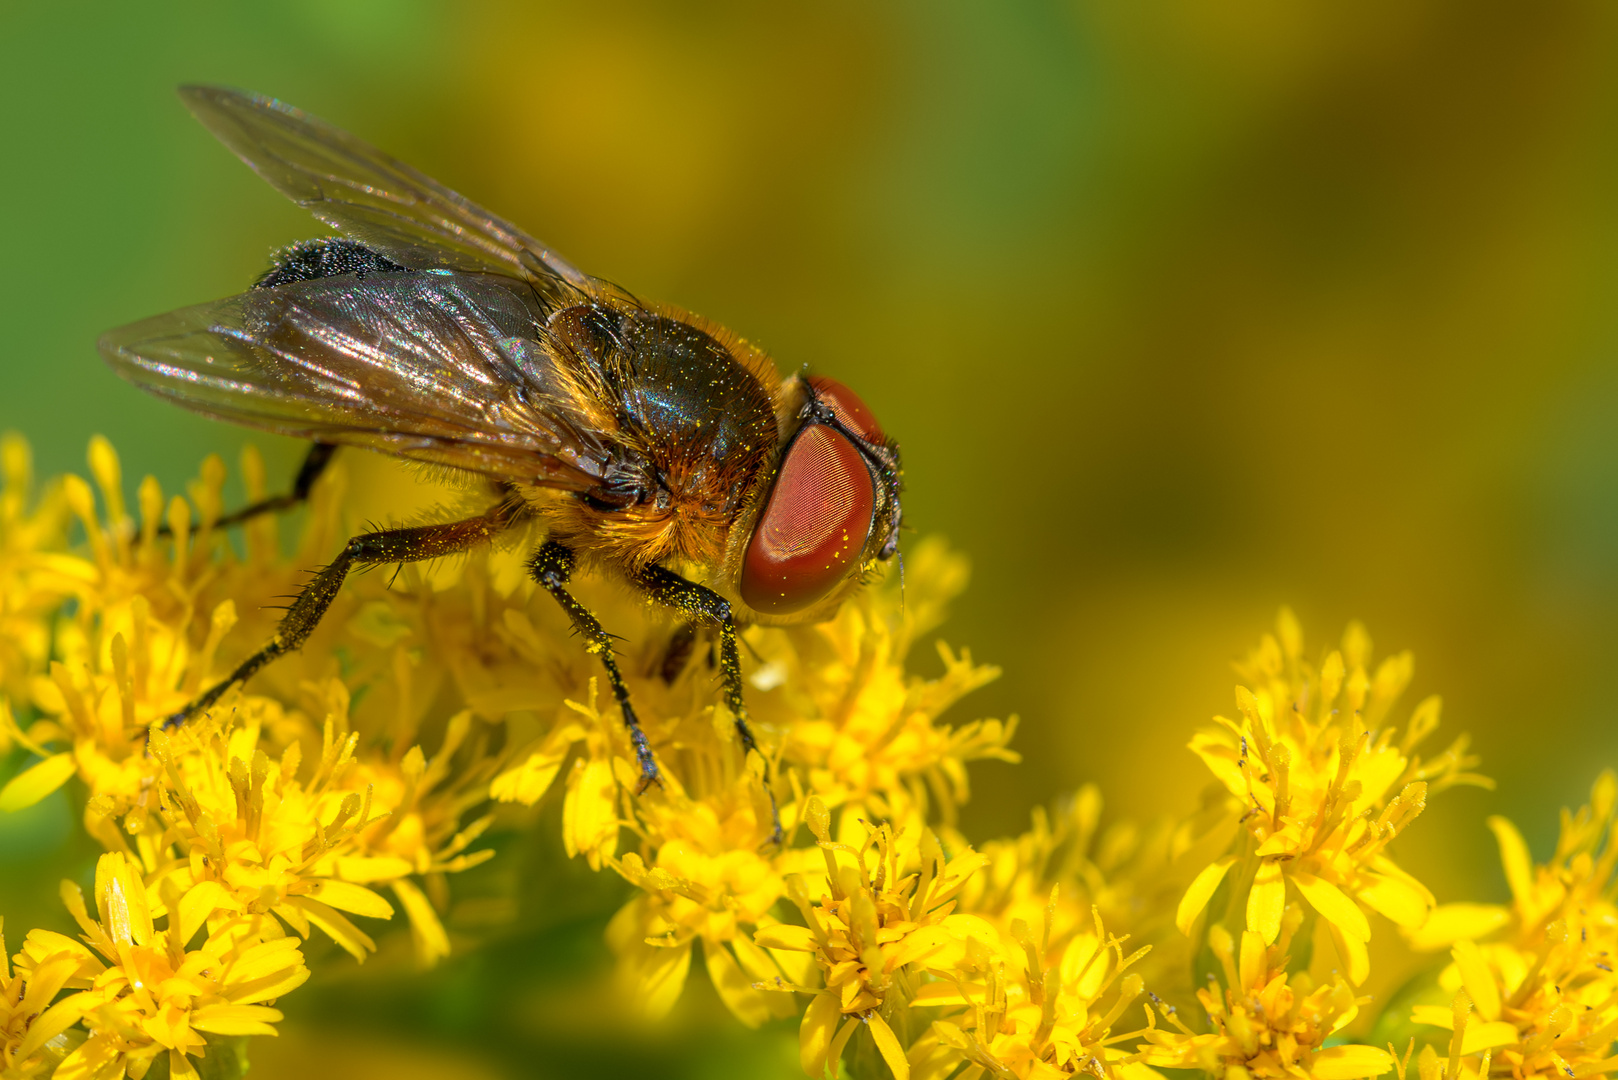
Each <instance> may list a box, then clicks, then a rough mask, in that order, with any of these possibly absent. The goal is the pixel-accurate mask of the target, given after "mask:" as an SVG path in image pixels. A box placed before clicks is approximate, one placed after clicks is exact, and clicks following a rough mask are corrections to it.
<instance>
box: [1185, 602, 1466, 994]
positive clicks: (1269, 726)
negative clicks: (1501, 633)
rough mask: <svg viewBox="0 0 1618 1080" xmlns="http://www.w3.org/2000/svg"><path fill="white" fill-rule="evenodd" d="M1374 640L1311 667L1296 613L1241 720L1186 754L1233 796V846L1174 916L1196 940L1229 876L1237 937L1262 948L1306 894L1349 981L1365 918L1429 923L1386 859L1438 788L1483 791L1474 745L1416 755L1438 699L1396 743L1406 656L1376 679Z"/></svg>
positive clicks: (1357, 969)
mask: <svg viewBox="0 0 1618 1080" xmlns="http://www.w3.org/2000/svg"><path fill="white" fill-rule="evenodd" d="M1370 653H1371V643H1370V638H1369V637H1368V636H1367V635H1366V633H1365V631H1364V629H1363V628H1362V627H1360V625H1359V624H1358V623H1354V624H1351V625H1350V626H1349V628H1348V631H1347V632H1346V633H1345V634H1344V636H1343V644H1342V648H1341V649H1340V650H1338V651H1333V652H1331V653H1330V654H1328V655H1327V656H1326V658H1325V660H1324V662H1322V663H1321V665H1320V667H1319V669H1318V670H1316V669H1315V668H1314V667H1313V666H1312V665H1311V664H1309V663H1308V662H1307V661H1305V660H1304V659H1303V638H1302V633H1301V632H1300V630H1299V628H1298V624H1297V621H1296V620H1295V619H1294V618H1293V616H1292V613H1291V612H1290V611H1287V610H1284V609H1283V611H1282V612H1281V617H1280V619H1279V621H1278V624H1277V634H1276V636H1275V637H1271V636H1268V635H1266V636H1265V638H1264V640H1263V642H1262V643H1261V645H1260V646H1259V648H1258V649H1257V650H1255V651H1254V652H1253V654H1252V655H1251V656H1250V658H1249V660H1248V662H1247V664H1246V665H1245V667H1244V668H1242V669H1241V674H1242V675H1243V676H1244V677H1245V678H1246V679H1247V680H1248V681H1249V682H1251V683H1252V688H1248V687H1243V686H1238V687H1237V689H1236V705H1237V708H1238V709H1239V711H1240V713H1241V720H1240V721H1239V722H1237V721H1233V720H1228V719H1226V718H1224V717H1215V722H1216V723H1217V724H1218V725H1219V726H1218V727H1216V728H1212V729H1209V730H1206V731H1203V732H1201V733H1199V734H1198V735H1197V736H1196V737H1195V738H1194V739H1193V740H1192V741H1191V749H1192V750H1193V751H1194V752H1195V753H1196V754H1197V755H1198V756H1199V757H1200V758H1202V760H1203V762H1204V763H1205V764H1206V765H1207V766H1208V768H1209V770H1210V771H1211V772H1212V773H1213V774H1214V776H1215V777H1217V778H1218V780H1219V781H1220V783H1221V784H1223V785H1224V787H1225V789H1226V790H1227V791H1228V792H1229V795H1230V797H1231V802H1230V816H1231V818H1232V819H1233V821H1234V822H1235V824H1236V827H1237V832H1236V839H1235V841H1234V843H1233V845H1232V851H1231V853H1230V854H1228V855H1226V856H1224V857H1223V858H1221V859H1219V860H1217V861H1215V862H1213V863H1211V864H1209V865H1208V866H1207V867H1206V868H1205V869H1203V870H1202V871H1201V872H1200V873H1199V874H1198V875H1197V877H1196V879H1195V880H1194V881H1193V882H1192V884H1191V886H1190V887H1189V888H1188V889H1187V890H1186V893H1185V895H1184V897H1183V898H1182V900H1181V902H1180V907H1179V911H1178V914H1177V921H1178V923H1179V926H1180V929H1181V930H1182V931H1183V932H1185V933H1187V934H1190V933H1191V932H1192V930H1193V926H1194V924H1195V923H1196V922H1197V920H1198V918H1199V917H1200V916H1201V915H1202V914H1203V912H1204V910H1205V909H1206V907H1207V905H1208V902H1209V900H1210V899H1212V897H1213V895H1214V893H1215V891H1216V890H1217V889H1218V888H1219V887H1220V885H1221V884H1223V883H1224V882H1225V880H1226V878H1227V876H1228V877H1229V878H1230V889H1229V897H1230V900H1229V906H1228V911H1229V913H1230V914H1229V915H1228V916H1227V913H1226V912H1214V913H1213V914H1212V916H1211V917H1212V919H1214V920H1222V919H1226V918H1227V917H1228V918H1231V919H1233V925H1232V926H1231V927H1228V929H1238V928H1245V929H1246V930H1250V931H1252V932H1254V933H1256V934H1257V935H1258V936H1259V939H1260V940H1261V941H1263V942H1264V943H1265V944H1266V945H1271V944H1274V943H1275V941H1276V940H1277V939H1278V937H1279V935H1280V933H1281V919H1282V914H1283V912H1284V911H1285V910H1286V909H1287V906H1288V904H1289V903H1290V902H1291V901H1292V900H1294V899H1298V898H1301V899H1302V900H1303V901H1305V902H1306V903H1307V904H1308V906H1309V908H1310V909H1312V910H1313V911H1314V912H1315V913H1316V914H1318V915H1319V917H1320V919H1321V920H1322V921H1323V923H1324V925H1325V927H1326V928H1327V930H1328V931H1329V934H1330V937H1331V940H1332V941H1333V943H1334V944H1335V945H1336V949H1337V953H1338V955H1339V957H1340V958H1341V960H1342V963H1343V967H1344V969H1345V970H1346V972H1347V974H1348V978H1349V980H1350V981H1351V982H1352V983H1353V984H1355V985H1359V984H1360V983H1362V982H1364V981H1365V978H1366V975H1367V974H1368V972H1369V954H1368V952H1367V950H1366V943H1367V942H1368V941H1369V940H1370V937H1371V926H1370V922H1369V920H1368V919H1367V918H1366V911H1367V909H1368V910H1370V911H1373V912H1377V913H1380V914H1381V915H1383V916H1385V917H1387V918H1388V919H1390V920H1392V921H1393V922H1395V923H1397V924H1398V925H1400V926H1402V927H1405V928H1407V929H1415V928H1419V927H1420V926H1421V925H1422V924H1423V923H1424V922H1426V920H1427V916H1428V913H1429V912H1430V911H1431V909H1432V907H1433V904H1434V901H1433V898H1432V895H1431V894H1430V893H1429V892H1428V891H1427V889H1426V888H1425V887H1424V886H1423V885H1422V884H1421V883H1420V882H1419V881H1417V880H1416V879H1415V878H1414V877H1412V876H1411V875H1410V874H1407V873H1406V872H1405V871H1404V870H1403V869H1401V868H1400V867H1399V866H1398V865H1397V864H1395V863H1394V862H1393V860H1392V859H1391V858H1389V857H1388V855H1387V853H1386V848H1387V846H1388V844H1389V842H1391V841H1392V840H1393V839H1394V838H1395V837H1396V836H1398V835H1399V833H1400V832H1401V831H1402V830H1403V829H1404V828H1405V827H1406V826H1408V825H1409V824H1410V822H1411V821H1413V820H1414V819H1415V818H1416V816H1417V815H1418V814H1420V813H1421V811H1422V809H1423V807H1425V806H1426V801H1427V797H1428V795H1429V793H1432V792H1437V791H1441V790H1443V789H1445V788H1447V787H1450V786H1453V785H1455V784H1461V783H1474V784H1486V783H1487V781H1486V780H1484V779H1483V778H1481V777H1478V776H1476V775H1475V774H1473V773H1470V772H1469V771H1468V770H1469V769H1470V768H1471V767H1472V766H1473V765H1475V764H1476V760H1475V759H1473V758H1471V757H1469V756H1468V755H1467V752H1466V746H1467V740H1466V737H1465V736H1462V737H1460V738H1459V739H1457V740H1456V741H1455V742H1454V743H1453V744H1452V745H1451V746H1450V747H1449V748H1448V749H1447V750H1446V751H1444V752H1443V753H1442V754H1440V755H1439V756H1438V757H1437V758H1436V759H1434V760H1432V761H1423V760H1422V759H1421V757H1419V756H1418V755H1416V753H1415V749H1416V747H1417V746H1418V745H1420V744H1421V743H1422V742H1423V741H1424V740H1425V739H1426V738H1427V736H1429V735H1430V734H1432V732H1433V730H1434V729H1435V728H1436V727H1437V726H1438V721H1439V712H1440V708H1441V703H1440V701H1439V699H1438V698H1437V697H1436V696H1434V697H1429V698H1427V699H1426V700H1424V701H1422V702H1421V704H1419V705H1418V706H1417V707H1416V709H1415V711H1414V712H1413V713H1412V714H1411V717H1410V721H1409V723H1408V725H1407V726H1406V728H1405V730H1404V732H1403V733H1402V734H1401V733H1400V732H1399V731H1397V730H1396V729H1395V728H1394V727H1393V726H1392V725H1391V724H1388V723H1387V717H1388V713H1389V710H1390V709H1391V708H1392V706H1393V704H1394V702H1395V701H1396V700H1397V699H1398V697H1399V695H1400V694H1401V693H1402V692H1403V691H1404V688H1405V686H1406V684H1408V683H1409V681H1410V675H1411V671H1412V661H1411V658H1410V654H1409V653H1401V654H1400V655H1398V656H1394V657H1390V658H1388V659H1387V660H1384V661H1383V662H1382V663H1381V664H1380V665H1378V667H1377V668H1376V671H1375V674H1369V673H1368V669H1367V665H1368V664H1369V662H1370Z"/></svg>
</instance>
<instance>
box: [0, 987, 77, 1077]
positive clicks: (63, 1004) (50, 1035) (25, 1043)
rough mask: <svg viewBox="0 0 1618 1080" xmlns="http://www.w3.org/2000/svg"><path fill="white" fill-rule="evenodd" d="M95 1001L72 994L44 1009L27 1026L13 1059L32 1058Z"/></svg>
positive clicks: (75, 1021) (73, 1022) (74, 1022)
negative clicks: (26, 1031) (26, 1032)
mask: <svg viewBox="0 0 1618 1080" xmlns="http://www.w3.org/2000/svg"><path fill="white" fill-rule="evenodd" d="M96 1001H97V998H96V997H95V996H94V995H93V994H90V993H83V994H74V995H73V996H72V997H66V998H63V999H62V1000H61V1001H58V1002H57V1003H56V1004H55V1005H52V1006H51V1007H50V1008H49V1009H46V1010H45V1012H44V1013H43V1014H42V1015H40V1016H39V1017H38V1018H36V1019H35V1020H34V1022H33V1024H32V1025H30V1026H29V1028H28V1034H27V1035H25V1036H23V1040H22V1043H21V1045H19V1046H18V1047H17V1049H16V1051H15V1052H14V1054H13V1055H12V1056H13V1058H14V1059H15V1060H17V1061H23V1060H26V1059H27V1058H30V1057H32V1056H33V1055H34V1054H35V1053H36V1052H37V1051H38V1050H39V1048H40V1047H42V1046H44V1045H45V1044H46V1043H48V1042H50V1041H51V1040H52V1039H54V1038H56V1036H58V1035H60V1034H61V1033H62V1032H64V1031H66V1030H67V1029H68V1028H70V1027H72V1026H73V1025H74V1024H76V1023H78V1022H79V1018H80V1017H82V1016H83V1015H84V1011H85V1009H87V1008H91V1007H93V1006H94V1004H95V1002H96ZM58 1071H60V1070H58Z"/></svg>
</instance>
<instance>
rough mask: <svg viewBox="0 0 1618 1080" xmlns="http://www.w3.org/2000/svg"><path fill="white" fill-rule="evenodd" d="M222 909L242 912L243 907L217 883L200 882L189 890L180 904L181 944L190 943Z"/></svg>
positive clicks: (227, 890)
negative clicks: (204, 924)
mask: <svg viewBox="0 0 1618 1080" xmlns="http://www.w3.org/2000/svg"><path fill="white" fill-rule="evenodd" d="M220 908H224V909H225V910H227V911H240V910H241V909H242V906H241V903H240V902H239V901H238V900H237V899H236V897H235V894H233V893H232V892H231V891H230V890H229V889H227V888H225V887H224V886H223V885H221V884H220V883H219V882H217V881H199V882H198V883H197V884H195V885H193V886H191V888H189V889H187V890H186V891H185V895H184V896H182V897H180V903H179V913H180V943H181V944H184V943H186V942H188V941H190V940H191V939H192V937H194V936H195V935H196V932H197V931H198V930H200V929H202V925H203V923H205V922H207V921H208V919H209V918H210V917H211V916H212V915H213V913H214V912H215V911H218V910H219V909H220Z"/></svg>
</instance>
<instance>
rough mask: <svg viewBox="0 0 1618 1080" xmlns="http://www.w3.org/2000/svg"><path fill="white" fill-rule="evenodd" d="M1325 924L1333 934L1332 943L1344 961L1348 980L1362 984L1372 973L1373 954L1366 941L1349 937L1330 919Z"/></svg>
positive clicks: (1327, 929)
mask: <svg viewBox="0 0 1618 1080" xmlns="http://www.w3.org/2000/svg"><path fill="white" fill-rule="evenodd" d="M1323 925H1324V926H1325V927H1326V931H1327V933H1329V934H1330V935H1331V940H1332V944H1333V945H1335V946H1336V947H1337V955H1338V957H1339V958H1340V959H1341V960H1342V962H1343V968H1344V969H1345V973H1346V974H1347V975H1348V981H1349V982H1351V983H1353V984H1354V985H1355V986H1358V985H1360V984H1361V983H1363V982H1364V981H1365V979H1366V976H1368V975H1370V974H1371V956H1370V953H1369V952H1368V951H1367V950H1366V948H1365V942H1363V941H1360V940H1358V939H1356V938H1352V937H1349V936H1348V935H1347V934H1345V933H1343V932H1342V930H1340V929H1339V928H1338V926H1337V924H1336V923H1334V922H1332V921H1330V920H1329V919H1328V920H1326V921H1325V923H1324V924H1323Z"/></svg>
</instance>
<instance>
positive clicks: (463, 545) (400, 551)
mask: <svg viewBox="0 0 1618 1080" xmlns="http://www.w3.org/2000/svg"><path fill="white" fill-rule="evenodd" d="M520 513H521V511H520V510H519V509H518V508H517V507H515V506H513V505H512V504H510V503H502V504H500V505H499V506H496V507H495V508H494V509H492V510H490V511H489V512H488V513H486V514H481V515H479V516H478V517H475V518H467V519H466V520H464V521H452V522H449V523H447V524H443V525H419V526H416V527H415V528H410V529H383V530H381V531H379V532H371V533H362V534H361V535H359V536H356V537H354V539H352V540H350V541H349V542H348V544H347V545H346V546H344V548H343V550H342V551H341V552H339V553H338V555H337V558H335V559H333V560H332V561H331V565H329V566H327V567H326V568H325V569H324V570H322V571H320V572H319V573H318V574H316V575H315V576H314V579H313V580H311V581H310V582H309V584H307V585H305V586H304V587H303V591H302V592H300V593H298V595H297V598H296V599H294V600H293V601H292V606H291V607H289V608H287V613H286V614H285V615H283V616H282V617H281V624H280V625H279V626H277V627H276V629H275V636H274V637H273V638H271V639H270V643H269V644H268V645H266V646H264V647H263V648H262V649H260V650H259V651H258V652H256V653H254V654H253V655H252V656H249V657H248V658H247V659H246V660H243V661H242V663H241V665H240V666H238V667H237V668H236V670H235V671H233V672H231V673H230V675H229V676H227V677H226V678H224V679H222V680H221V681H220V682H218V683H216V684H215V685H213V686H212V687H210V688H209V689H208V690H207V691H206V692H205V693H204V694H203V695H202V696H201V697H199V698H197V699H196V700H195V701H193V702H191V703H190V704H189V705H187V706H186V707H185V708H183V709H181V710H180V711H179V712H177V713H175V714H174V715H173V716H170V717H169V718H168V719H167V720H166V721H164V723H163V726H164V727H174V726H176V725H179V724H183V723H185V722H186V721H187V720H189V719H190V718H191V717H193V716H195V715H196V714H197V713H199V712H205V711H206V710H208V709H210V708H212V707H213V705H214V704H215V703H217V702H218V701H219V699H220V698H221V697H223V696H224V695H225V691H227V690H229V689H230V688H231V687H232V686H235V685H237V684H238V683H244V682H246V681H247V680H248V679H250V678H252V677H253V675H254V674H256V673H257V672H258V670H259V669H260V668H262V667H264V666H265V665H266V664H268V663H270V661H272V660H274V659H276V658H277V657H280V656H284V655H285V654H287V653H289V652H295V651H296V650H298V649H299V648H301V647H302V646H303V643H304V642H305V641H307V640H308V639H309V635H310V634H312V633H314V631H315V627H316V626H319V625H320V619H321V616H323V615H325V614H326V609H327V608H329V607H331V602H332V600H333V599H334V598H336V596H337V593H338V591H339V590H340V589H341V588H342V587H343V579H344V578H346V577H348V572H349V571H350V570H353V569H355V568H356V567H364V566H377V565H381V564H385V563H407V562H418V561H420V560H422V559H436V558H439V557H441V556H444V555H454V554H457V553H459V552H462V551H466V550H467V549H469V548H473V547H476V546H477V545H478V544H482V543H485V542H487V541H488V540H489V539H490V538H492V537H493V536H494V535H495V534H496V533H498V532H500V531H502V530H504V529H505V528H506V527H507V526H508V525H510V524H511V523H512V522H513V521H515V520H516V519H517V517H518V516H520Z"/></svg>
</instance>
